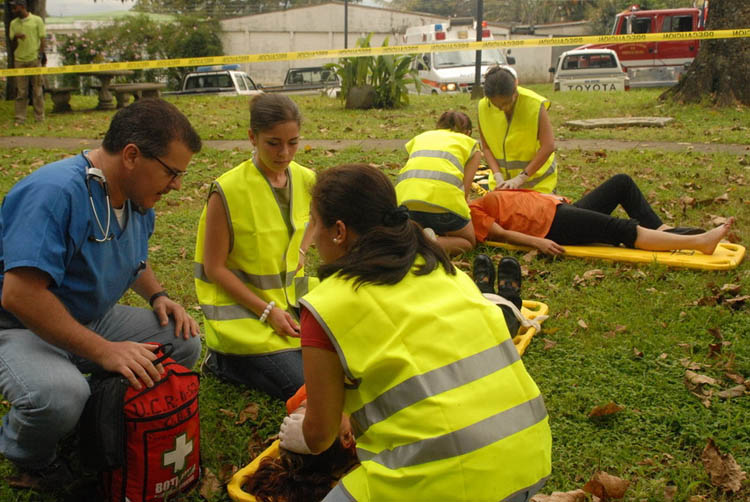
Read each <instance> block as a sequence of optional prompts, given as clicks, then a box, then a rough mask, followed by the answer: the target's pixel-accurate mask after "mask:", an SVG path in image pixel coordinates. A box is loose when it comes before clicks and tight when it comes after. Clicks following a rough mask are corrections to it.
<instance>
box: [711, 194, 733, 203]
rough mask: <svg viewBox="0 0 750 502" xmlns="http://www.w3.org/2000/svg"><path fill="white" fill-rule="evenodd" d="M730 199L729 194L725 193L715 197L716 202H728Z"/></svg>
mask: <svg viewBox="0 0 750 502" xmlns="http://www.w3.org/2000/svg"><path fill="white" fill-rule="evenodd" d="M728 200H729V194H728V193H723V194H721V195H719V196H718V197H716V198H714V202H727V201H728Z"/></svg>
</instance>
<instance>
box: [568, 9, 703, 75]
mask: <svg viewBox="0 0 750 502" xmlns="http://www.w3.org/2000/svg"><path fill="white" fill-rule="evenodd" d="M707 15H708V2H707V1H705V2H704V4H703V6H702V7H691V8H681V9H658V10H641V9H640V8H639V7H638V6H637V5H632V6H631V7H630V8H628V9H626V10H624V11H623V12H621V13H619V14H617V16H616V17H615V25H614V27H613V29H612V33H611V34H612V35H629V34H638V33H676V32H685V31H700V30H703V29H704V28H705V26H706V17H707ZM699 46H700V41H698V40H682V39H675V40H668V41H662V42H626V43H621V44H588V45H584V46H581V47H579V49H602V48H604V49H612V50H614V51H615V52H616V53H617V56H618V57H619V59H620V62H621V63H622V66H623V68H626V69H627V72H628V76H629V77H630V86H631V87H656V86H669V85H674V84H675V83H677V80H678V79H679V78H680V75H681V74H682V73H683V72H684V71H685V68H686V67H687V66H688V65H689V64H690V63H692V62H693V59H694V58H695V56H696V55H697V54H698V47H699Z"/></svg>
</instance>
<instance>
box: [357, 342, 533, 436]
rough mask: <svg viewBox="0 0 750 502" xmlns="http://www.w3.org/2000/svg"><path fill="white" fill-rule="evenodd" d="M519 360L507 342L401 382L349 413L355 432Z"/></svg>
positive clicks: (513, 347)
mask: <svg viewBox="0 0 750 502" xmlns="http://www.w3.org/2000/svg"><path fill="white" fill-rule="evenodd" d="M519 359H520V356H519V355H518V349H516V347H515V345H513V340H511V339H510V338H509V339H507V340H506V341H504V342H503V343H501V344H500V345H495V346H493V347H490V348H489V349H485V350H483V351H482V352H479V353H477V354H473V355H471V356H469V357H465V358H463V359H460V360H458V361H454V362H452V363H450V364H447V365H445V366H442V367H440V368H436V369H434V370H431V371H428V372H427V373H423V374H421V375H416V376H413V377H411V378H409V379H407V380H404V381H403V382H401V383H400V384H398V385H396V386H395V387H392V388H390V389H388V390H387V391H386V392H384V393H383V394H381V395H379V396H378V397H377V398H376V399H374V400H373V401H371V402H369V403H367V404H366V405H364V406H363V407H362V408H360V409H358V410H357V411H355V412H354V413H352V419H353V420H354V421H356V423H357V427H356V429H357V432H358V433H363V432H364V431H366V430H367V429H369V428H370V427H372V425H373V424H376V423H378V422H380V421H382V420H385V419H386V418H388V417H390V416H391V415H393V414H394V413H396V412H397V411H399V410H402V409H404V408H407V407H409V406H411V405H412V404H414V403H417V402H419V401H421V400H422V399H424V398H426V397H430V396H434V395H437V394H440V393H441V392H445V391H448V390H451V389H455V388H456V387H460V386H462V385H466V384H467V383H470V382H473V381H475V380H479V379H480V378H483V377H485V376H487V375H490V374H492V373H494V372H496V371H499V370H501V369H503V368H505V367H506V366H509V365H511V364H513V363H514V362H516V361H518V360H519Z"/></svg>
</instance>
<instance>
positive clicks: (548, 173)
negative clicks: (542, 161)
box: [521, 159, 557, 188]
mask: <svg viewBox="0 0 750 502" xmlns="http://www.w3.org/2000/svg"><path fill="white" fill-rule="evenodd" d="M555 167H557V159H554V160H553V161H552V164H550V165H549V167H548V168H547V171H546V172H545V173H544V174H543V175H541V176H536V177H534V178H531V179H530V180H528V181H527V182H526V183H524V184H523V185H521V188H530V187H533V186H536V185H537V184H538V183H541V182H542V181H544V180H545V179H547V177H548V176H551V175H552V174H554V172H555Z"/></svg>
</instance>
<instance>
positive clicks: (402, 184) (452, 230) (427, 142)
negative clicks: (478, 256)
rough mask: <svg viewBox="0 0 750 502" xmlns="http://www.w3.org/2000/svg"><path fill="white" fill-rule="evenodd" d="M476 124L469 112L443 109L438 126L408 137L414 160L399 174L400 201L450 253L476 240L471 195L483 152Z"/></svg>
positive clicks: (408, 148)
mask: <svg viewBox="0 0 750 502" xmlns="http://www.w3.org/2000/svg"><path fill="white" fill-rule="evenodd" d="M471 129H472V128H471V119H470V118H469V116H468V115H466V114H465V113H463V112H457V111H454V110H449V111H447V112H445V113H443V114H442V115H440V118H439V119H438V121H437V126H436V128H435V129H434V130H432V131H425V132H423V133H422V134H419V135H417V136H415V137H413V138H412V139H411V140H410V141H409V142H408V143H406V150H407V151H408V152H409V160H408V161H407V162H406V165H405V166H404V168H403V169H401V171H400V172H399V173H398V178H397V179H396V198H397V199H398V203H399V204H404V205H405V206H406V207H408V208H409V212H410V214H411V218H412V219H413V220H414V221H416V222H417V223H419V224H420V225H422V226H423V227H424V228H425V232H426V233H427V234H428V235H429V236H432V235H433V232H434V235H435V238H436V240H437V242H438V244H440V246H441V247H442V248H443V249H444V250H445V251H446V252H447V253H449V254H454V253H456V254H457V253H462V252H464V251H469V250H471V249H472V248H473V247H474V245H475V244H476V239H475V238H474V228H473V226H472V225H471V216H470V215H469V206H468V205H467V201H468V200H469V195H470V194H471V183H472V181H474V174H476V172H477V168H478V167H479V161H480V160H481V157H482V154H481V152H480V151H479V144H478V142H477V140H475V139H474V138H472V137H471Z"/></svg>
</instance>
